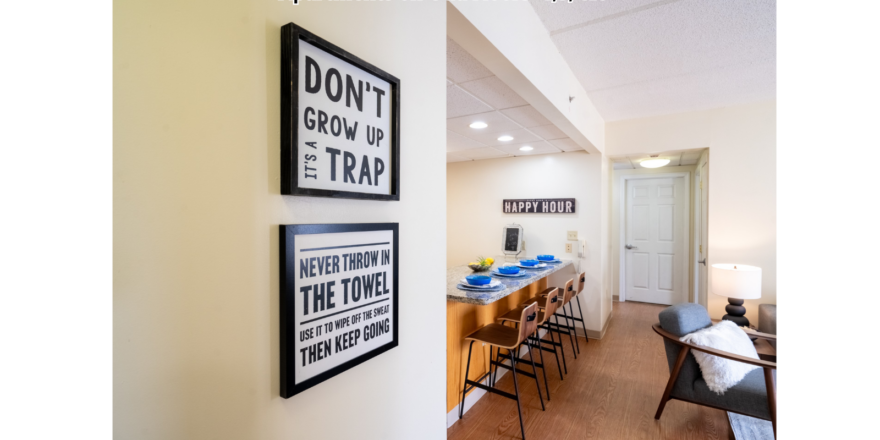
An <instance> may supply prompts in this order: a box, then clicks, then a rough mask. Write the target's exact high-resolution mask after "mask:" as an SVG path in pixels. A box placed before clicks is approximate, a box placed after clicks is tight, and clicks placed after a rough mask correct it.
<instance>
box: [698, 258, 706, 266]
mask: <svg viewBox="0 0 880 440" xmlns="http://www.w3.org/2000/svg"><path fill="white" fill-rule="evenodd" d="M697 263H700V264H702V265H703V266H705V265H706V259H705V258H703V259H702V260H700V261H697Z"/></svg>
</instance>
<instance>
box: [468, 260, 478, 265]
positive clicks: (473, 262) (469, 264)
mask: <svg viewBox="0 0 880 440" xmlns="http://www.w3.org/2000/svg"><path fill="white" fill-rule="evenodd" d="M471 264H475V265H479V264H480V263H474V262H473V261H471V262H470V263H468V265H471Z"/></svg>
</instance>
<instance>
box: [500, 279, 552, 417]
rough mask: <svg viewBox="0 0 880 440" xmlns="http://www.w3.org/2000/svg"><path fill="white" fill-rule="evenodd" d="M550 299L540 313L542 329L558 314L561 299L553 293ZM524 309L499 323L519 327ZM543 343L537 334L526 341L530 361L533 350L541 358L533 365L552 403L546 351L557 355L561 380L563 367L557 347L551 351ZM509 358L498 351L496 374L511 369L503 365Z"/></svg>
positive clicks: (512, 313) (539, 323) (536, 379)
mask: <svg viewBox="0 0 880 440" xmlns="http://www.w3.org/2000/svg"><path fill="white" fill-rule="evenodd" d="M548 290H551V291H552V292H555V291H556V290H558V289H557V288H555V287H552V288H550V289H548ZM549 298H550V302H549V303H548V304H547V308H546V309H545V310H543V311H541V310H539V311H538V328H542V327H543V326H544V324H546V323H547V320H548V319H550V317H551V316H553V314H554V313H556V306H557V305H558V304H559V297H558V296H557V295H555V294H552V293H551V295H550V296H549ZM523 309H525V306H519V307H517V308H515V309H513V310H511V311H509V312H507V313H505V314H504V315H502V316H501V317H500V318H498V321H499V322H501V324H502V325H504V324H506V323H508V322H512V323H514V324H515V325H516V326H517V327H518V326H519V325H520V321H521V318H522V311H523ZM548 333H550V332H548ZM550 335H551V337H552V335H553V333H550ZM541 342H542V341H541V340H540V338H538V337H537V334H536V335H535V336H529V339H528V340H527V341H526V345H527V346H528V347H529V359H533V357H534V355H533V354H532V348H537V349H538V354H539V355H540V356H541V362H534V363H533V365H535V366H537V367H538V368H540V369H541V374H543V375H544V389H545V390H546V391H547V401H548V402H549V401H550V385H549V384H548V383H547V369H546V367H545V366H544V350H546V351H553V354H555V355H556V366H557V367H559V378H560V379H562V367H561V366H560V365H559V355H558V354H556V346H555V345H551V346H552V347H553V350H550V349H549V348H546V347H544V346H543V345H542V344H541ZM533 343H534V344H537V346H535V345H533ZM517 354H518V353H517ZM509 357H510V356H509V355H502V354H501V350H498V354H497V355H496V356H495V360H493V361H492V364H493V365H497V366H496V370H495V371H496V374H497V371H498V370H497V368H498V367H501V368H507V369H508V370H509V369H510V367H508V366H507V365H504V364H503V362H504V360H505V359H508V358H509ZM516 361H517V362H525V360H524V359H520V358H519V357H517V358H516ZM537 382H538V378H537V377H535V383H536V384H537ZM492 384H493V385H494V384H495V378H494V376H493V378H492Z"/></svg>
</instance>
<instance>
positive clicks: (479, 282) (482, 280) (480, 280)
mask: <svg viewBox="0 0 880 440" xmlns="http://www.w3.org/2000/svg"><path fill="white" fill-rule="evenodd" d="M465 279H466V280H467V282H468V284H472V285H474V286H483V285H486V284H489V283H491V282H492V278H491V277H487V276H486V275H468V276H467V277H465Z"/></svg>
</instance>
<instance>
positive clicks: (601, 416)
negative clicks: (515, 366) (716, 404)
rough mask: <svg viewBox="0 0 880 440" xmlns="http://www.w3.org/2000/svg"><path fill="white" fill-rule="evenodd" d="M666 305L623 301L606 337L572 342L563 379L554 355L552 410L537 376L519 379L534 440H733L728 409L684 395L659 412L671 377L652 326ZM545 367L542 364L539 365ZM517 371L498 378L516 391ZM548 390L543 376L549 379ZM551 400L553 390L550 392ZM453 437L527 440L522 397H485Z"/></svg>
mask: <svg viewBox="0 0 880 440" xmlns="http://www.w3.org/2000/svg"><path fill="white" fill-rule="evenodd" d="M661 310H663V306H658V305H654V304H645V303H636V302H623V303H619V302H615V303H614V310H613V312H612V314H613V316H612V319H611V323H610V325H609V328H608V331H607V333H606V335H605V338H603V339H602V340H591V341H590V342H589V343H585V341H584V340H583V339H581V341H580V343H581V353H580V354H579V355H578V359H577V360H573V356H572V353H571V347H570V346H568V345H566V359H567V364H568V373H569V374H568V375H566V376H565V380H564V381H560V380H559V377H558V375H557V374H558V373H557V369H556V365H555V360H553V356H552V355H551V356H546V355H545V356H544V359H545V361H546V362H547V364H548V376H547V379H548V381H549V383H550V397H551V399H552V400H551V401H550V402H549V403H548V402H545V404H547V405H546V406H547V411H546V412H542V411H541V404H540V402H539V401H538V398H537V393H536V392H535V382H534V380H531V379H529V378H527V377H525V376H519V377H518V378H517V380H518V381H519V384H520V390H521V391H522V392H523V394H524V398H525V399H524V401H523V417H524V421H525V429H526V438H527V439H529V440H542V439H552V440H564V439H569V440H572V439H727V438H729V436H730V427H729V424H728V421H727V414H726V413H725V412H723V411H720V410H716V409H712V408H707V407H702V406H697V405H693V404H690V403H685V402H681V401H677V400H672V401H670V402H669V403H668V404H667V405H666V409H665V410H664V412H663V417H662V418H661V420H660V421H656V420H654V413H655V411H656V410H657V405H658V404H659V403H660V396H661V394H662V393H663V389H664V387H665V386H666V382H667V380H668V379H669V367H668V365H667V362H666V356H665V353H664V349H663V342H662V339H661V338H660V336H658V335H657V334H655V333H654V332H653V330H651V325H653V324H655V323H656V322H658V319H657V314H658V313H659V312H660V311H661ZM539 372H540V370H539ZM511 377H512V376H511V375H510V374H505V375H504V377H503V378H502V379H500V380H499V381H498V386H499V388H501V389H502V390H504V391H508V392H511V393H512V392H513V382H512V379H511ZM541 387H542V392H543V382H542V384H541ZM544 397H545V399H546V396H544ZM447 438H448V439H450V440H465V439H471V440H484V439H512V438H517V439H518V438H521V434H520V427H519V419H518V416H517V409H516V402H514V401H512V400H509V399H506V398H503V397H501V396H496V395H493V394H487V395H485V396H484V397H483V398H482V399H480V401H479V402H478V403H477V404H476V405H474V407H473V408H471V410H470V411H468V412H467V413H466V414H465V415H464V418H462V419H461V420H459V421H458V422H456V423H455V424H454V425H453V426H452V427H451V428H449V429H448V430H447Z"/></svg>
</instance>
